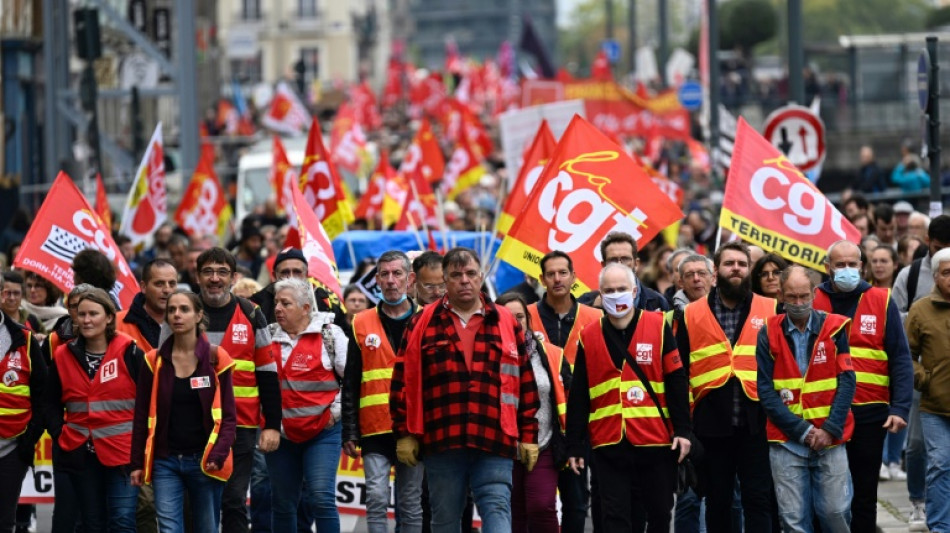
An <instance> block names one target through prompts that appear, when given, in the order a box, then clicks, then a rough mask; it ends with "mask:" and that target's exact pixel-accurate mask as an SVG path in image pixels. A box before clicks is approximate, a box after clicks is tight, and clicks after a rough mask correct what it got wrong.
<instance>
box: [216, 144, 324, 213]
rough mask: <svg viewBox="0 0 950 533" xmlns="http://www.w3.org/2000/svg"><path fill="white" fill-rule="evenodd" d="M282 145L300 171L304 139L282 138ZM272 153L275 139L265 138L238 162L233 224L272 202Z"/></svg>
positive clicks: (305, 145)
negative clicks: (264, 204)
mask: <svg viewBox="0 0 950 533" xmlns="http://www.w3.org/2000/svg"><path fill="white" fill-rule="evenodd" d="M281 142H282V143H283V144H284V150H286V151H287V159H289V160H290V164H291V165H293V166H294V167H295V168H296V169H297V171H298V172H299V171H300V166H301V165H303V158H304V154H305V151H306V149H307V138H306V137H288V138H281ZM273 150H274V139H273V137H268V138H266V139H264V140H262V141H259V142H257V143H254V144H253V145H251V147H250V148H248V151H247V153H245V154H244V155H242V156H241V159H240V160H238V173H237V197H236V198H235V199H234V204H235V213H234V215H235V218H234V222H235V224H236V225H240V223H241V221H242V220H244V217H246V216H247V215H249V214H251V213H252V212H254V208H255V207H257V206H259V205H261V204H263V203H264V202H266V201H268V200H273V199H274V189H273V188H272V187H271V183H270V172H271V166H272V165H273V163H274V153H273Z"/></svg>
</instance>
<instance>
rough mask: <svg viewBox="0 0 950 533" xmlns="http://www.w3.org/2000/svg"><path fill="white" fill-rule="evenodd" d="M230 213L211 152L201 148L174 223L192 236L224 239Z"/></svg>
mask: <svg viewBox="0 0 950 533" xmlns="http://www.w3.org/2000/svg"><path fill="white" fill-rule="evenodd" d="M205 146H210V145H205ZM231 215H232V213H231V204H230V203H228V199H227V196H226V195H225V194H224V187H222V186H221V182H220V181H219V180H218V176H217V174H215V172H214V151H213V150H206V149H204V147H202V151H201V159H200V160H199V161H198V167H197V168H196V169H195V173H194V174H193V175H192V177H191V181H190V182H189V183H188V188H187V189H185V193H184V194H183V195H182V197H181V203H180V204H178V210H177V211H175V222H176V223H177V224H178V225H179V226H181V228H182V229H183V230H185V232H186V233H188V235H189V236H191V237H197V236H200V235H217V236H218V238H219V239H222V240H223V239H224V238H225V233H226V232H227V228H228V222H229V221H230V220H231Z"/></svg>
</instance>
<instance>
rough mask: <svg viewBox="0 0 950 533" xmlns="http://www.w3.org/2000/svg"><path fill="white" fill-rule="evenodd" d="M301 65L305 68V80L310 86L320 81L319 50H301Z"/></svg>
mask: <svg viewBox="0 0 950 533" xmlns="http://www.w3.org/2000/svg"><path fill="white" fill-rule="evenodd" d="M300 63H301V65H302V66H303V78H304V80H305V81H306V82H307V84H308V85H309V84H311V83H313V82H314V81H315V80H318V79H320V49H319V48H301V49H300Z"/></svg>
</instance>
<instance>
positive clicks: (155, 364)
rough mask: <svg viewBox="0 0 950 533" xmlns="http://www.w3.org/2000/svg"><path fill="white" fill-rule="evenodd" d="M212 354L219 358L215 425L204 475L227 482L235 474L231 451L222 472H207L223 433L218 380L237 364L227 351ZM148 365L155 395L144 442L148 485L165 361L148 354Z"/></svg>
mask: <svg viewBox="0 0 950 533" xmlns="http://www.w3.org/2000/svg"><path fill="white" fill-rule="evenodd" d="M211 350H212V352H211V353H212V354H215V353H216V354H217V355H216V356H215V357H216V358H217V361H215V365H214V399H213V400H212V401H211V419H212V420H213V421H214V426H213V427H212V428H211V435H209V436H208V443H207V444H205V450H204V453H202V454H201V471H202V472H204V474H205V475H206V476H208V477H210V478H214V479H217V480H219V481H227V480H228V478H230V477H231V472H232V471H233V470H234V453H233V451H232V450H228V458H227V459H226V460H225V461H224V464H223V465H221V468H220V469H219V470H215V471H214V472H209V471H207V470H205V465H207V464H208V457H209V456H210V455H211V450H212V449H213V448H214V444H215V442H217V440H218V434H219V433H220V431H221V382H220V380H219V379H218V376H220V375H221V374H222V373H223V372H225V371H227V370H228V369H231V368H233V367H234V361H233V360H232V359H231V356H230V355H228V352H227V351H226V350H222V349H220V348H218V347H215V346H212V347H211ZM145 364H147V365H148V368H149V370H151V371H152V395H151V398H150V399H149V404H148V436H147V437H146V439H145V465H144V469H145V474H144V478H145V483H151V482H152V468H153V466H154V463H155V431H156V424H157V423H158V419H157V418H158V416H157V411H158V371H159V370H160V369H161V368H162V358H161V357H159V356H158V350H150V351H149V352H148V353H147V354H145Z"/></svg>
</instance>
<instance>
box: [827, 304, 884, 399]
mask: <svg viewBox="0 0 950 533" xmlns="http://www.w3.org/2000/svg"><path fill="white" fill-rule="evenodd" d="M890 299H891V290H890V289H884V288H880V287H871V288H870V289H868V290H867V291H865V292H864V294H862V295H861V298H860V299H859V300H858V306H857V308H855V310H854V316H853V317H851V324H849V325H848V327H850V328H851V329H850V333H849V334H848V344H849V345H850V346H851V363H852V364H853V365H854V376H855V378H856V380H857V383H858V385H857V389H855V391H854V401H853V402H852V405H864V404H869V403H884V404H886V403H890V401H891V391H890V383H891V378H890V373H889V372H888V368H889V367H888V361H887V352H885V351H884V333H885V332H886V331H887V305H888V303H889V302H890ZM813 305H814V307H815V309H818V310H820V311H826V312H828V313H830V312H831V298H829V297H828V294H827V293H825V291H820V290H816V291H815V303H814V304H813Z"/></svg>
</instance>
